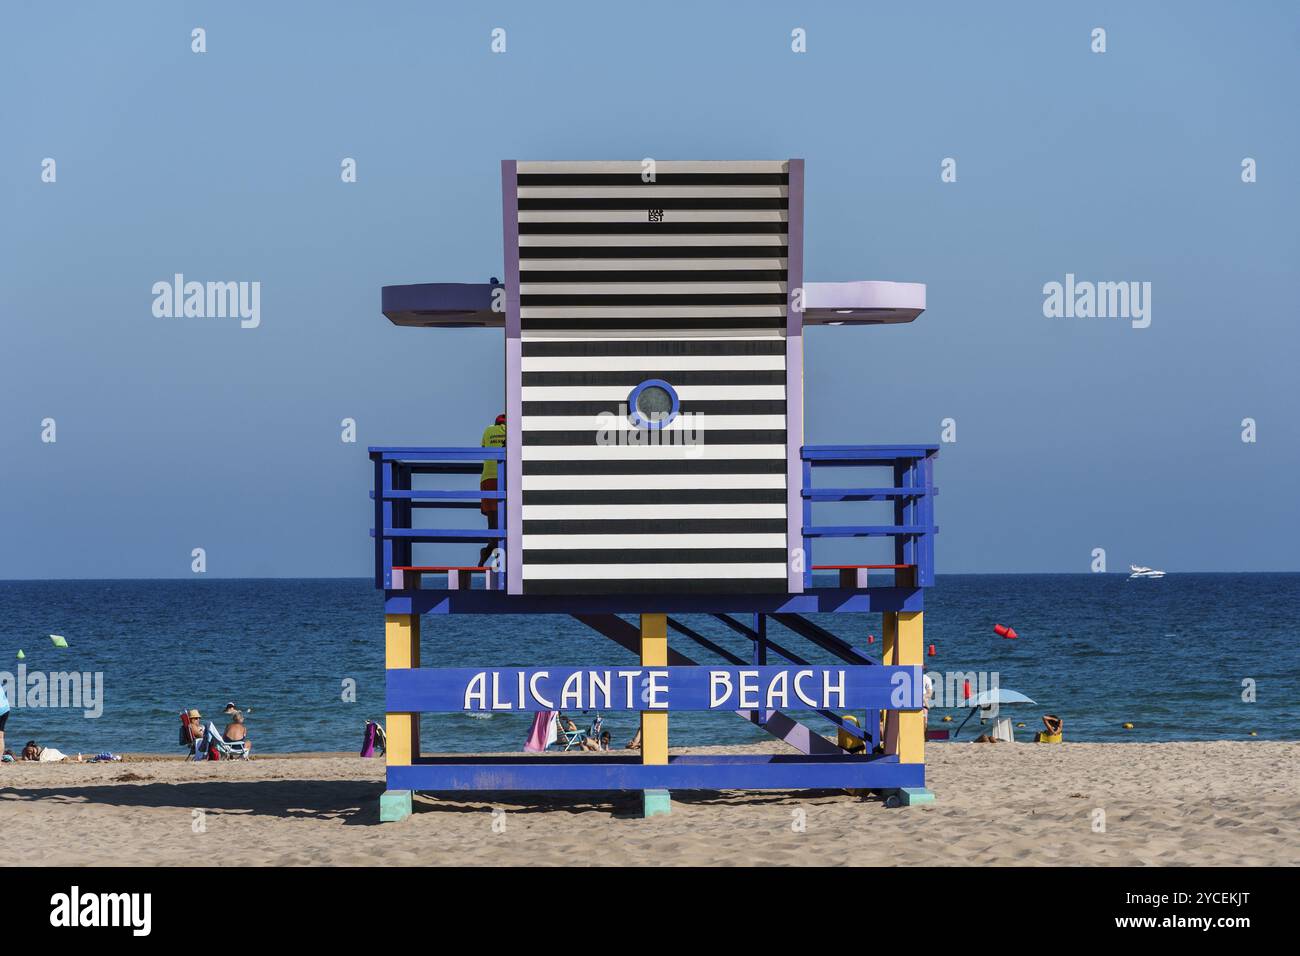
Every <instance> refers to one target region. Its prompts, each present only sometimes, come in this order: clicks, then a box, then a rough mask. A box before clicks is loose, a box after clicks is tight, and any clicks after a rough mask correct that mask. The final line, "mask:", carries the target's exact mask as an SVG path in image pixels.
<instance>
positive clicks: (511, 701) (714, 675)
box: [387, 665, 922, 713]
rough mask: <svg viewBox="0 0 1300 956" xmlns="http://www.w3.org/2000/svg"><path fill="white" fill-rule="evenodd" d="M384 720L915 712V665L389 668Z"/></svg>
mask: <svg viewBox="0 0 1300 956" xmlns="http://www.w3.org/2000/svg"><path fill="white" fill-rule="evenodd" d="M387 685H388V686H387V695H388V710H389V711H390V712H391V713H422V712H423V713H438V712H443V713H447V712H454V711H516V712H517V711H537V710H564V711H576V710H605V711H610V710H783V709H789V708H794V709H796V710H804V709H806V710H831V709H841V710H861V709H871V708H876V709H880V710H918V709H920V707H921V706H922V702H921V697H922V694H921V668H920V667H894V666H888V667H884V666H879V665H855V666H847V667H814V666H809V667H774V666H773V667H604V668H580V667H552V668H524V667H500V668H492V669H482V670H479V669H475V668H463V667H455V668H428V667H422V668H408V669H394V670H390V671H388V680H387Z"/></svg>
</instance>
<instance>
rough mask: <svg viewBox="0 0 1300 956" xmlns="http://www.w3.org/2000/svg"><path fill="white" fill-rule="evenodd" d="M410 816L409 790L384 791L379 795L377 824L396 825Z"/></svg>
mask: <svg viewBox="0 0 1300 956" xmlns="http://www.w3.org/2000/svg"><path fill="white" fill-rule="evenodd" d="M410 815H411V791H410V790H385V791H384V792H383V793H381V794H380V795H379V822H380V823H396V822H397V821H398V820H405V819H406V818H407V817H409V816H410Z"/></svg>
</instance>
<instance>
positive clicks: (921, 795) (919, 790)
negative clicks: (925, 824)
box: [898, 787, 934, 807]
mask: <svg viewBox="0 0 1300 956" xmlns="http://www.w3.org/2000/svg"><path fill="white" fill-rule="evenodd" d="M898 797H899V799H900V800H902V801H903V806H905V807H914V806H916V805H917V804H920V803H934V792H933V791H931V790H928V789H926V788H925V787H903V788H902V789H901V790H899V791H898Z"/></svg>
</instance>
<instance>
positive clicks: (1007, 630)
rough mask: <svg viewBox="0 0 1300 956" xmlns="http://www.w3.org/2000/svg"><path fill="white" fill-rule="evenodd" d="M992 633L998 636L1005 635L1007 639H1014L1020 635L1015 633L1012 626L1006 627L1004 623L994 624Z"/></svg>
mask: <svg viewBox="0 0 1300 956" xmlns="http://www.w3.org/2000/svg"><path fill="white" fill-rule="evenodd" d="M993 633H994V634H997V635H998V636H999V637H1005V638H1006V639H1007V640H1008V641H1014V640H1015V639H1016V638H1017V637H1019V636H1020V635H1019V634H1017V633H1016V629H1015V628H1014V627H1007V626H1006V625H1005V624H994V625H993Z"/></svg>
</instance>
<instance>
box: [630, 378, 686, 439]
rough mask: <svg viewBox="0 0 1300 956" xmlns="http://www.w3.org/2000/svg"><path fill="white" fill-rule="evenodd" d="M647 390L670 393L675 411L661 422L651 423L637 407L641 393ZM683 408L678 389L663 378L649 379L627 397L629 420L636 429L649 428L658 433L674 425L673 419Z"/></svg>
mask: <svg viewBox="0 0 1300 956" xmlns="http://www.w3.org/2000/svg"><path fill="white" fill-rule="evenodd" d="M647 388H662V389H663V390H664V391H665V392H667V393H668V397H669V398H671V399H672V400H673V410H672V411H671V412H669V413H668V414H667V415H666V416H665V417H664V418H663V419H662V420H660V421H654V422H652V421H650V420H649V419H648V418H646V417H645V416H644V415H642V414H641V412H640V411H639V410H638V409H637V407H636V403H637V399H639V398H640V397H641V393H642V392H644V391H645V390H646V389H647ZM681 407H682V403H681V399H679V398H678V397H677V389H675V388H673V387H672V386H671V385H669V384H668V383H667V382H665V381H664V380H663V379H661V378H648V379H646V380H645V381H644V382H642V383H641V384H640V385H638V386H637V387H636V388H634V389H632V394H631V395H629V396H628V397H627V418H628V421H630V422H631V423H632V425H633V426H634V427H636V428H648V429H651V430H654V431H658V430H659V429H661V428H667V427H668V426H669V425H671V424H672V422H673V419H674V418H676V417H677V414H678V412H680V411H681Z"/></svg>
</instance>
